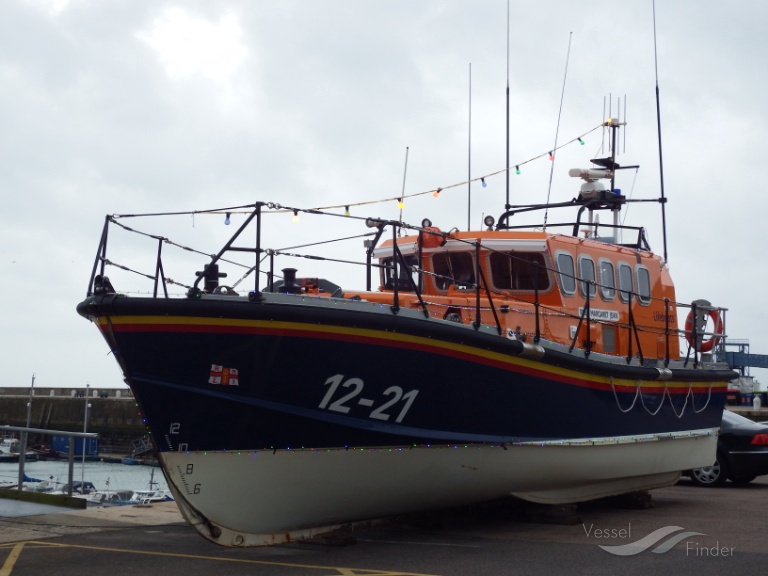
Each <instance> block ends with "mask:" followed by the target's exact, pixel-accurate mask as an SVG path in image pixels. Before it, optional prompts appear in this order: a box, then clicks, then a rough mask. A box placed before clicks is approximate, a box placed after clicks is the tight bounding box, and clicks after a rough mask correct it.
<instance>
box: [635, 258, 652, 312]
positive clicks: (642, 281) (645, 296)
mask: <svg viewBox="0 0 768 576" xmlns="http://www.w3.org/2000/svg"><path fill="white" fill-rule="evenodd" d="M637 299H638V300H640V303H641V304H650V303H651V273H650V272H648V268H646V267H645V266H638V267H637Z"/></svg>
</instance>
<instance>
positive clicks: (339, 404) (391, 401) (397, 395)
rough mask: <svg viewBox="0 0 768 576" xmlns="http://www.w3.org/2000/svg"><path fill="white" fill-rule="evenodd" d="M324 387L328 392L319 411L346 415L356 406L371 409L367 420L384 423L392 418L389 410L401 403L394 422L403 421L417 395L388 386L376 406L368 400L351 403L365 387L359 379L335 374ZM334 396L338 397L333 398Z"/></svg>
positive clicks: (360, 399) (414, 392)
mask: <svg viewBox="0 0 768 576" xmlns="http://www.w3.org/2000/svg"><path fill="white" fill-rule="evenodd" d="M324 386H328V391H327V392H326V393H325V396H323V399H322V400H321V401H320V404H318V406H317V407H318V408H320V409H321V410H331V411H333V412H341V413H342V414H348V413H349V412H350V410H352V407H353V406H354V405H355V404H356V405H358V406H365V407H370V408H373V409H372V410H371V412H370V413H369V414H368V418H374V419H376V420H383V421H385V422H386V421H388V420H389V419H390V417H391V416H392V414H390V413H389V410H391V409H392V408H393V406H395V405H396V404H398V403H400V402H402V403H403V406H402V407H401V408H400V412H399V413H398V414H397V417H396V418H395V422H397V423H400V422H402V421H403V418H405V415H406V414H407V413H408V410H410V408H411V405H412V404H413V401H414V400H415V399H416V396H417V395H418V393H419V391H418V390H410V391H408V392H405V391H403V389H402V388H400V386H390V387H389V388H387V389H386V390H384V392H382V394H381V395H382V396H384V397H385V401H384V403H383V404H381V405H379V406H376V404H378V402H377V401H376V400H372V399H370V398H359V399H358V400H357V402H353V400H354V399H355V398H357V397H358V396H359V395H360V394H361V393H362V392H363V388H364V386H365V384H364V383H363V381H362V380H361V379H360V378H347V379H346V380H345V379H344V375H343V374H336V375H335V376H331V377H330V378H328V380H326V381H325V384H324ZM339 387H341V388H347V389H349V391H348V392H346V393H344V392H343V391H339ZM337 391H338V392H339V394H337ZM336 396H338V397H337V398H335V397H336ZM334 398H335V399H334Z"/></svg>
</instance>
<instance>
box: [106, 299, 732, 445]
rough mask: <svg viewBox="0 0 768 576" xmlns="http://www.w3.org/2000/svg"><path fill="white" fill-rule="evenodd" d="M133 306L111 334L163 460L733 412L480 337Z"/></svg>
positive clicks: (718, 387)
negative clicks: (167, 312)
mask: <svg viewBox="0 0 768 576" xmlns="http://www.w3.org/2000/svg"><path fill="white" fill-rule="evenodd" d="M128 302H130V299H127V298H123V299H122V305H123V306H126V307H127V308H126V309H125V310H121V311H120V312H121V313H122V314H125V315H126V316H128V315H130V313H131V312H133V313H134V316H132V318H133V320H131V323H121V316H120V315H119V314H115V312H116V310H111V312H112V314H113V315H112V316H110V318H111V322H112V325H110V326H109V328H106V327H104V328H103V332H104V336H105V338H106V339H107V341H108V342H109V343H110V346H111V347H112V349H113V351H114V352H115V354H116V356H117V357H118V360H119V361H120V363H121V365H122V367H123V370H124V372H125V374H126V379H127V382H128V383H129V385H130V386H131V388H132V390H133V392H134V394H135V396H136V398H137V400H138V402H139V404H140V406H141V408H142V411H143V414H144V417H145V418H146V422H147V425H148V426H149V428H150V430H151V432H152V433H153V434H154V436H155V442H156V446H157V448H158V449H159V450H161V451H164V450H171V451H178V450H190V451H205V450H258V449H273V450H280V449H288V448H316V449H323V448H338V447H356V446H366V447H371V446H373V447H375V446H403V445H406V446H407V445H414V444H416V445H419V444H460V443H478V442H479V443H513V442H521V441H530V440H559V439H573V438H604V437H615V436H628V435H643V434H656V433H666V432H676V431H684V430H699V429H706V428H716V427H718V426H719V424H720V419H721V416H722V408H723V404H724V402H725V392H724V382H725V380H724V381H723V382H711V383H710V384H708V385H706V386H699V387H698V388H690V387H688V385H685V384H680V383H675V385H674V386H673V385H672V384H665V383H664V382H654V381H644V382H642V388H641V390H642V393H640V394H638V391H637V389H636V388H630V387H621V386H617V387H615V388H614V386H613V385H611V384H610V381H609V380H607V379H606V378H605V377H604V376H603V375H602V373H604V372H605V370H606V368H605V366H599V367H598V368H596V369H595V371H594V372H593V373H589V372H586V371H579V370H574V369H572V368H570V369H565V368H563V367H562V366H563V364H565V363H566V361H567V360H568V358H567V357H565V358H561V357H559V356H557V355H552V354H550V356H549V359H550V361H549V363H547V362H544V361H539V362H533V361H522V360H516V361H512V357H511V356H508V357H506V359H505V358H504V357H502V356H500V355H499V353H498V351H497V350H495V349H494V347H496V346H502V347H503V346H505V345H508V341H506V340H505V339H503V338H498V337H495V338H493V339H491V338H489V337H487V336H481V335H477V336H476V338H477V343H475V342H470V341H468V340H467V335H468V334H469V335H472V334H473V332H470V331H467V330H462V331H461V333H460V337H457V338H458V339H454V341H452V340H451V337H450V336H447V335H446V336H445V337H443V336H442V335H441V333H430V334H426V337H428V338H429V339H430V340H429V341H428V343H427V344H425V343H424V342H425V334H424V333H420V332H419V330H420V328H418V322H415V321H414V322H413V323H412V324H413V326H414V328H413V329H410V330H409V324H408V323H407V322H403V323H402V325H401V326H400V329H401V331H402V332H401V334H402V338H401V337H397V338H392V336H391V333H384V332H381V334H380V336H376V332H375V331H374V330H373V329H371V328H365V329H363V328H361V327H359V325H355V326H354V327H346V328H344V329H341V328H340V329H339V330H326V331H313V329H312V326H313V325H312V324H309V323H308V322H307V319H306V310H305V311H303V312H304V319H303V321H302V322H301V323H298V322H297V323H295V324H293V323H292V322H291V321H290V318H289V317H288V316H286V317H287V318H288V320H284V321H281V323H280V324H279V326H276V327H273V326H272V325H271V324H265V323H264V321H263V320H259V319H258V318H257V319H255V320H249V322H251V324H246V325H241V324H235V325H233V324H227V323H226V322H224V321H222V320H221V316H218V317H217V316H213V315H210V316H208V318H207V319H204V318H201V317H199V316H198V317H187V319H186V320H185V322H183V323H179V324H174V323H170V324H169V323H167V322H166V323H164V321H159V320H158V317H156V316H147V317H146V318H142V319H141V320H140V321H135V318H137V316H135V314H136V312H141V310H139V309H136V308H133V309H131V308H130V304H126V303H128ZM103 308H104V306H103V305H102V306H101V307H100V309H99V311H100V312H103ZM255 308H256V309H259V310H263V308H259V307H258V306H256V307H255ZM283 308H285V307H283ZM91 311H93V310H91ZM277 312H279V310H278V311H276V310H271V311H270V312H269V314H270V315H271V316H270V321H273V320H274V316H275V314H276V313H277ZM145 313H146V312H145ZM233 317H234V315H233ZM427 322H428V323H430V324H432V325H435V324H436V323H435V322H429V321H427ZM439 324H440V325H442V324H445V323H439ZM372 325H373V324H372ZM105 326H106V325H105ZM324 326H327V324H324ZM339 326H340V325H339ZM374 327H375V326H374ZM438 337H440V338H438ZM496 342H498V343H499V344H496ZM468 350H470V352H467V351H468ZM498 350H503V348H499V349H498ZM582 364H584V363H583V362H581V364H576V365H577V366H581V365H582ZM594 364H597V363H594ZM611 369H612V370H614V371H615V372H616V375H617V379H618V378H619V377H621V376H623V377H624V378H625V380H624V382H625V383H626V382H632V381H633V380H627V379H626V378H627V375H626V374H624V375H622V374H621V367H620V366H619V367H611ZM688 372H691V373H693V371H688ZM699 372H700V373H701V372H702V371H699ZM707 377H708V378H709V379H710V381H711V380H712V375H711V374H709V375H707ZM694 390H695V393H694Z"/></svg>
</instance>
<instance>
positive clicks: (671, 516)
mask: <svg viewBox="0 0 768 576" xmlns="http://www.w3.org/2000/svg"><path fill="white" fill-rule="evenodd" d="M652 495H653V508H650V509H639V508H622V507H621V506H619V505H618V504H617V503H615V502H606V501H601V502H595V503H589V504H584V505H580V506H579V507H578V509H577V516H578V517H577V518H575V517H571V518H570V520H571V523H570V524H567V523H566V524H548V523H541V522H539V523H537V522H532V521H531V520H530V516H529V515H527V514H525V513H524V512H525V510H524V508H525V507H524V506H522V505H521V504H520V503H519V502H516V501H508V502H503V503H496V504H493V505H487V506H482V507H474V508H469V509H462V510H454V511H449V512H443V513H435V514H424V515H419V516H414V517H412V518H410V519H408V520H403V519H401V520H397V521H392V522H388V523H386V524H383V525H381V526H378V527H376V528H372V529H368V530H364V531H360V532H356V533H354V534H352V535H351V537H350V538H348V539H338V540H327V541H318V542H309V543H293V544H286V545H280V546H274V547H269V548H247V549H229V548H222V547H220V546H217V545H215V544H212V543H210V542H208V541H207V540H204V539H203V538H202V537H200V536H199V535H198V534H197V533H196V532H195V531H194V530H193V529H192V528H190V527H189V526H187V525H186V523H185V522H184V521H183V520H182V517H181V515H180V513H179V512H178V509H177V508H176V505H175V504H174V503H173V502H167V503H162V504H153V505H151V506H146V507H113V508H88V509H86V510H76V511H69V510H63V509H58V510H52V511H51V510H48V509H46V510H43V509H40V508H32V507H26V505H24V506H22V508H24V509H16V511H15V513H14V512H12V511H11V508H12V506H11V505H8V504H7V502H8V501H2V500H0V576H40V575H46V576H47V575H57V576H58V575H61V576H69V575H72V576H75V575H76V576H82V575H83V574H88V575H89V576H100V575H109V576H136V574H163V575H164V576H166V575H167V576H173V575H177V574H178V575H184V576H203V575H206V576H209V575H210V574H211V573H219V574H222V575H227V576H240V575H246V574H248V575H251V576H252V575H255V574H258V575H259V576H294V575H296V576H298V575H301V576H329V575H389V576H393V575H412V576H413V575H441V576H486V575H487V576H499V575H505V576H506V575H539V574H547V575H561V574H562V575H565V574H568V575H570V574H584V575H590V576H594V575H595V574H606V575H607V574H640V573H642V574H643V575H645V576H652V575H657V574H658V575H663V576H669V575H670V574H675V575H676V576H679V575H688V574H691V575H693V574H695V575H697V576H702V575H709V574H712V575H717V576H721V575H723V574H739V575H743V576H751V575H756V574H765V573H766V570H768V568H767V567H768V538H767V537H766V528H768V522H766V512H768V477H762V478H758V479H757V480H756V481H754V482H753V483H751V484H749V485H747V486H735V485H732V484H730V483H729V484H728V485H726V486H725V487H723V488H720V489H711V488H699V487H696V486H693V485H692V484H691V483H690V482H689V481H688V480H686V479H683V480H681V481H680V482H679V483H678V484H677V485H675V486H672V487H669V488H664V489H660V490H655V491H653V492H652ZM649 535H653V536H650V538H649ZM643 539H645V540H643ZM643 542H645V544H644V543H643ZM632 544H634V546H631V545H632ZM627 545H630V546H627ZM601 546H603V547H605V549H604V548H601ZM611 547H613V548H611ZM619 553H630V555H618V554H619Z"/></svg>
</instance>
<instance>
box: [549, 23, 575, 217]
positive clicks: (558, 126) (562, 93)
mask: <svg viewBox="0 0 768 576" xmlns="http://www.w3.org/2000/svg"><path fill="white" fill-rule="evenodd" d="M572 38H573V32H569V33H568V53H567V54H566V56H565V72H564V73H563V90H562V92H561V93H560V110H558V112H557V127H556V128H555V143H554V145H553V146H552V152H550V160H552V162H550V166H549V188H548V189H547V204H549V196H550V194H551V193H552V175H553V174H554V172H555V156H554V155H555V154H556V150H557V136H558V134H559V133H560V117H561V116H562V114H563V100H564V99H565V81H566V79H567V78H568V61H569V60H570V58H571V39H572ZM548 215H549V208H547V209H546V210H545V211H544V230H546V229H547V216H548Z"/></svg>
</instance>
